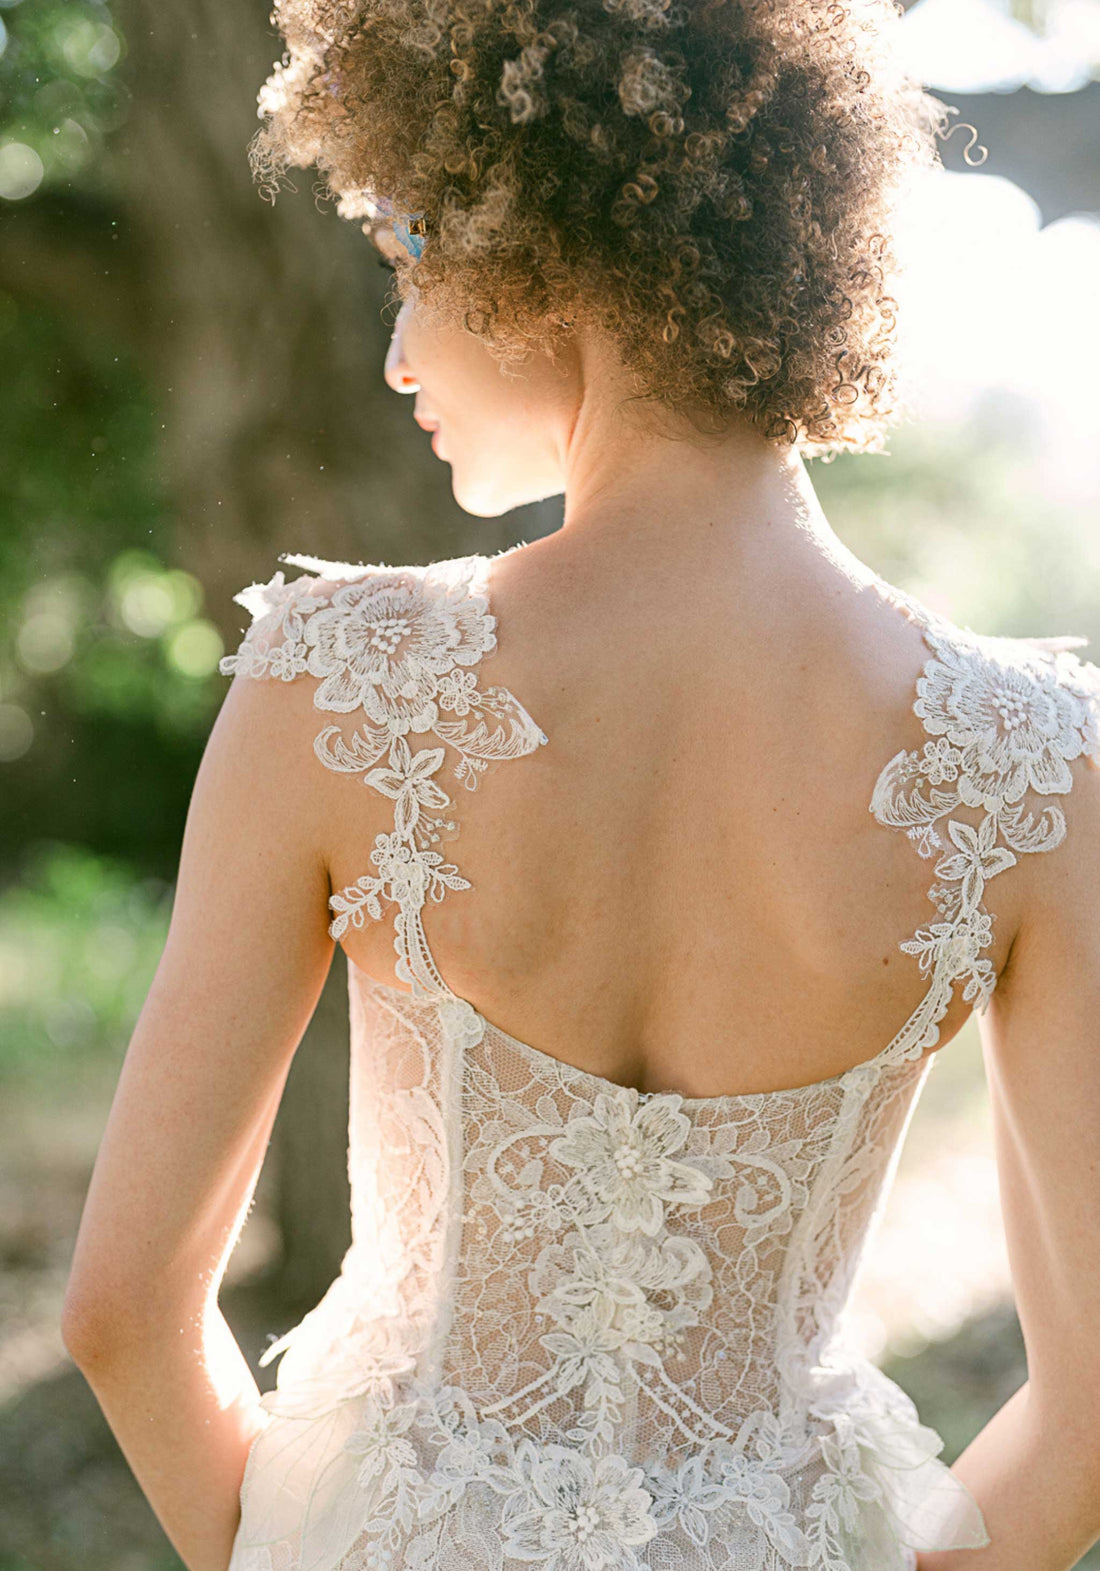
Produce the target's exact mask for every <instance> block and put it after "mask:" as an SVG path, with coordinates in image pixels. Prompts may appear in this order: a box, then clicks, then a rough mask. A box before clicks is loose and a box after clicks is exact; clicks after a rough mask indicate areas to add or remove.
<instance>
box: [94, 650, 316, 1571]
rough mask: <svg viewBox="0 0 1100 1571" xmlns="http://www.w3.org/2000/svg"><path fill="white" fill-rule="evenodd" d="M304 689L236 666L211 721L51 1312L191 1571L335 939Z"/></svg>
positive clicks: (233, 1406) (220, 1478) (240, 1447)
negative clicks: (224, 1299) (161, 930)
mask: <svg viewBox="0 0 1100 1571" xmlns="http://www.w3.org/2000/svg"><path fill="white" fill-rule="evenodd" d="M311 688H312V684H310V683H302V684H298V683H294V684H290V685H289V686H288V685H285V684H283V683H268V682H252V681H249V680H248V679H247V678H238V679H237V681H236V682H234V684H233V687H232V689H231V690H230V693H229V695H228V697H227V699H226V702H225V704H224V706H223V708H222V711H221V714H220V715H219V717H218V720H217V723H216V725H215V727H214V731H213V733H212V736H211V739H210V742H209V745H208V747H207V750H206V754H205V756H204V759H203V763H202V767H201V769H200V771H199V775H198V779H197V781H196V785H195V791H194V795H193V798H192V802H191V808H190V812H189V814H188V820H187V828H186V832H185V835H184V841H183V849H182V856H181V862H180V873H179V882H178V886H177V893H176V899H175V905H174V909H173V914H172V922H171V928H170V931H169V936H168V942H167V945H166V947H165V951H164V955H163V957H162V959H161V962H160V965H159V967H158V969H157V973H156V977H155V979H154V982H153V985H152V988H151V989H150V992H149V996H148V998H147V999H146V1002H145V1006H144V1008H143V1010H142V1013H141V1017H140V1019H139V1020H138V1023H137V1027H136V1029H135V1031H134V1035H133V1038H132V1040H131V1042H130V1045H129V1049H128V1051H127V1054H126V1058H125V1061H124V1063H123V1067H122V1072H121V1076H120V1079H119V1083H118V1089H117V1091H116V1094H115V1098H114V1103H113V1106H112V1108H111V1113H110V1118H109V1120H108V1123H107V1127H106V1132H105V1134H104V1137H103V1141H102V1144H101V1146H100V1149H99V1153H98V1156H97V1159H96V1164H95V1169H94V1172H93V1175H92V1180H91V1185H90V1188H89V1191H88V1196H87V1200H86V1202H85V1207H84V1214H83V1217H82V1220H81V1225H80V1231H79V1234H78V1237H77V1241H76V1249H75V1253H74V1257H73V1264H72V1271H71V1275H70V1278H69V1284H68V1291H67V1294H66V1301H65V1308H64V1316H63V1334H64V1337H65V1343H66V1346H67V1347H68V1348H69V1351H70V1352H71V1353H72V1356H73V1358H74V1360H75V1361H76V1363H77V1364H78V1365H79V1367H80V1369H81V1370H82V1371H83V1373H84V1375H85V1377H86V1379H87V1380H88V1383H89V1384H90V1386H91V1387H92V1390H93V1391H94V1393H95V1395H96V1398H97V1400H98V1401H99V1403H100V1405H101V1407H102V1408H103V1411H104V1414H105V1415H106V1418H107V1420H108V1422H109V1424H110V1426H111V1428H112V1429H113V1431H114V1433H115V1435H116V1437H117V1439H118V1442H119V1445H120V1446H121V1448H122V1450H123V1452H124V1453H125V1456H126V1459H127V1461H128V1462H129V1464H130V1466H131V1468H132V1469H133V1472H134V1474H135V1476H136V1478H137V1480H138V1482H139V1484H140V1485H141V1487H142V1489H143V1490H144V1492H145V1494H146V1496H147V1497H148V1499H149V1502H150V1504H151V1505H152V1507H153V1510H154V1511H155V1512H156V1514H157V1516H158V1518H159V1519H160V1522H161V1524H162V1525H163V1527H164V1530H165V1532H166V1533H167V1534H168V1537H169V1538H170V1539H171V1541H172V1543H173V1544H174V1545H175V1547H176V1549H177V1551H178V1552H179V1554H180V1556H181V1557H182V1559H183V1560H184V1562H185V1563H186V1565H187V1566H188V1567H189V1568H190V1571H225V1568H226V1566H227V1565H228V1563H229V1557H230V1550H231V1547H232V1543H233V1538H234V1536H235V1534H236V1531H237V1527H238V1525H239V1502H238V1494H239V1490H240V1486H241V1481H242V1477H243V1473H244V1466H245V1461H246V1459H247V1452H248V1448H249V1445H250V1443H251V1441H252V1440H253V1439H254V1437H255V1436H256V1435H257V1434H258V1433H259V1432H260V1430H261V1429H262V1428H263V1427H264V1425H265V1423H266V1422H267V1414H266V1413H265V1411H264V1410H263V1409H262V1408H261V1407H259V1405H258V1403H259V1392H258V1389H257V1387H256V1383H255V1381H254V1380H253V1378H252V1375H251V1373H250V1371H249V1369H248V1366H247V1364H246V1362H245V1359H244V1357H243V1355H242V1354H241V1351H240V1349H239V1347H238V1346H237V1343H236V1342H235V1340H234V1339H233V1337H232V1335H231V1333H230V1331H229V1328H228V1326H227V1324H226V1322H225V1319H224V1317H223V1316H222V1314H221V1312H220V1310H219V1309H218V1304H217V1296H218V1288H219V1285H220V1283H221V1279H222V1276H223V1274H224V1271H225V1267H226V1264H227V1262H228V1260H229V1257H230V1255H231V1253H232V1251H233V1248H234V1245H235V1244H236V1241H237V1238H238V1235H239V1233H240V1230H241V1227H242V1226H243V1224H244V1220H245V1217H246V1215H247V1213H248V1209H249V1207H250V1205H251V1203H252V1197H253V1192H254V1189H255V1185H256V1181H257V1178H258V1176H259V1172H260V1167H261V1164H262V1162H263V1158H264V1153H265V1150H266V1147H267V1141H268V1138H269V1135H270V1132H271V1126H272V1123H273V1122H274V1118H275V1113H276V1109H277V1107H278V1105H279V1100H280V1097H281V1095H282V1090H283V1086H284V1083H285V1081H286V1077H287V1073H288V1071H289V1068H290V1064H291V1060H292V1059H293V1056H294V1052H295V1050H296V1048H297V1046H298V1042H299V1041H300V1039H301V1036H302V1033H303V1031H304V1029H305V1027H306V1024H307V1022H308V1020H309V1017H310V1015H311V1013H312V1011H313V1008H314V1005H315V1004H316V1001H317V998H318V995H319V993H320V991H321V987H322V985H323V983H324V979H325V976H326V973H327V971H328V969H329V965H330V963H331V960H332V953H333V946H332V941H331V939H330V938H329V936H328V931H327V917H328V912H327V901H328V895H329V883H328V875H327V871H326V867H325V864H324V859H323V857H322V855H321V854H320V851H319V850H318V849H317V846H316V843H315V840H316V828H315V826H316V823H317V820H318V796H319V794H320V792H323V789H324V787H323V784H321V783H320V782H319V781H318V778H317V777H318V776H320V775H323V774H324V771H322V770H320V769H318V767H317V761H316V759H315V758H314V756H313V751H312V747H311V738H312V732H313V730H314V729H315V728H316V727H315V724H314V723H313V722H315V719H316V716H315V713H314V712H313V710H312V709H311V708H310V707H309V703H310V698H311ZM319 785H320V792H319V789H318V787H319Z"/></svg>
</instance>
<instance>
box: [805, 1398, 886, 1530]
mask: <svg viewBox="0 0 1100 1571" xmlns="http://www.w3.org/2000/svg"><path fill="white" fill-rule="evenodd" d="M834 1422H835V1423H836V1426H837V1429H836V1433H835V1434H833V1435H828V1434H826V1435H822V1436H821V1437H820V1441H819V1443H820V1446H821V1453H822V1456H823V1458H824V1460H825V1462H826V1463H827V1465H828V1468H829V1471H828V1472H827V1473H824V1474H822V1476H821V1477H820V1478H819V1479H818V1480H817V1481H816V1483H815V1484H814V1489H813V1496H812V1499H811V1503H810V1505H809V1506H808V1507H807V1509H806V1515H807V1516H808V1517H810V1518H812V1519H814V1520H816V1521H817V1522H818V1523H819V1525H820V1528H821V1529H824V1530H827V1531H828V1532H830V1533H833V1534H838V1533H840V1532H841V1531H843V1530H846V1531H847V1532H849V1533H851V1532H853V1531H855V1529H856V1528H857V1527H858V1526H859V1520H860V1512H861V1507H862V1502H864V1501H868V1500H877V1499H878V1498H879V1497H880V1496H881V1494H882V1491H881V1489H880V1488H879V1486H878V1484H876V1483H875V1481H874V1479H872V1478H869V1477H868V1476H867V1474H866V1473H865V1472H864V1470H863V1463H862V1459H861V1456H860V1449H859V1445H858V1444H857V1442H856V1439H855V1436H854V1434H853V1433H852V1432H851V1427H850V1420H849V1418H848V1415H847V1414H846V1413H838V1414H837V1415H836V1418H835V1420H834Z"/></svg>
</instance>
